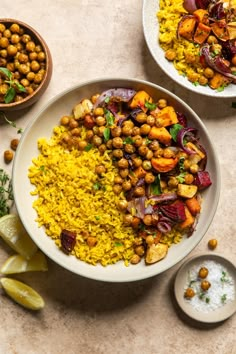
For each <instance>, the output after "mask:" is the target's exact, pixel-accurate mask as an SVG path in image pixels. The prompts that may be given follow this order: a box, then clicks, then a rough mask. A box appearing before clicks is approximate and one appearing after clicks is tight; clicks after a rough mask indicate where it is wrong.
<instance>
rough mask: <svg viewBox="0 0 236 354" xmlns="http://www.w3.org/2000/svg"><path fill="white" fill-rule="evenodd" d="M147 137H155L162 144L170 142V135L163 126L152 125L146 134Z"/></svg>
mask: <svg viewBox="0 0 236 354" xmlns="http://www.w3.org/2000/svg"><path fill="white" fill-rule="evenodd" d="M148 138H149V139H152V140H154V139H157V140H158V141H160V142H161V143H162V144H164V145H170V143H171V139H172V137H171V135H170V133H169V132H168V130H167V129H166V128H164V127H161V128H158V127H155V126H154V127H152V128H151V130H150V132H149V134H148Z"/></svg>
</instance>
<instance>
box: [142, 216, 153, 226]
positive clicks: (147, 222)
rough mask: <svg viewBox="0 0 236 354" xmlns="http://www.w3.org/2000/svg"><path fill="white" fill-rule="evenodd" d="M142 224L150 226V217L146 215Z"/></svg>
mask: <svg viewBox="0 0 236 354" xmlns="http://www.w3.org/2000/svg"><path fill="white" fill-rule="evenodd" d="M143 223H144V224H145V225H148V226H150V225H152V215H151V214H146V215H145V216H144V218H143Z"/></svg>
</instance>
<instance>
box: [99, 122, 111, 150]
mask: <svg viewBox="0 0 236 354" xmlns="http://www.w3.org/2000/svg"><path fill="white" fill-rule="evenodd" d="M100 128H102V127H100ZM100 128H99V129H98V135H99V133H100V131H101V129H100ZM104 129H105V128H104ZM112 146H113V143H112V139H109V140H108V141H107V142H106V147H107V149H108V150H112Z"/></svg>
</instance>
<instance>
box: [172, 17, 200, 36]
mask: <svg viewBox="0 0 236 354" xmlns="http://www.w3.org/2000/svg"><path fill="white" fill-rule="evenodd" d="M196 23H197V19H196V17H195V16H193V15H185V16H183V17H182V19H181V20H180V22H179V24H178V29H177V33H178V36H181V37H184V38H186V39H188V40H189V41H190V40H192V39H193V33H194V30H195V26H196Z"/></svg>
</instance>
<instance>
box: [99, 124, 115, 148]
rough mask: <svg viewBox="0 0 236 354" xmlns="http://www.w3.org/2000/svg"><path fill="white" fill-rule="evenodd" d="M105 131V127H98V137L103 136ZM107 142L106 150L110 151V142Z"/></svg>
mask: <svg viewBox="0 0 236 354" xmlns="http://www.w3.org/2000/svg"><path fill="white" fill-rule="evenodd" d="M105 129H106V127H105V126H104V125H102V126H101V127H98V134H97V135H98V136H100V137H101V138H102V137H103V136H104V131H105ZM108 141H109V143H108ZM108 141H107V143H108V144H107V148H108V149H111V148H112V142H111V140H108ZM109 144H111V145H109Z"/></svg>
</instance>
